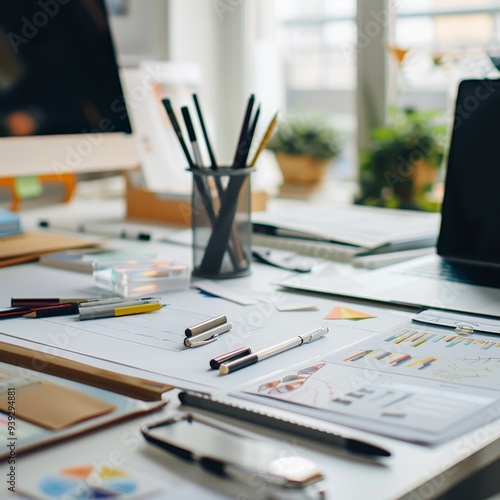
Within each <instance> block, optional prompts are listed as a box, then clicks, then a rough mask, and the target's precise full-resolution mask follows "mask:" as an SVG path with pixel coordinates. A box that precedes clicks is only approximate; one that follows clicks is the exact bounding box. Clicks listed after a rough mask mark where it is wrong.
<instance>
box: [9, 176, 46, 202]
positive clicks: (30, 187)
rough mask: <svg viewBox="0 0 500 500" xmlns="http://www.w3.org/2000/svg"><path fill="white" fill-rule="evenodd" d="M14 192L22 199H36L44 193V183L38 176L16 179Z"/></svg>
mask: <svg viewBox="0 0 500 500" xmlns="http://www.w3.org/2000/svg"><path fill="white" fill-rule="evenodd" d="M14 191H15V193H16V195H17V196H18V197H19V198H21V199H25V198H35V197H37V196H40V195H41V194H42V191H43V187H42V183H41V182H40V179H39V178H38V177H37V176H36V175H29V176H25V177H16V179H15V181H14Z"/></svg>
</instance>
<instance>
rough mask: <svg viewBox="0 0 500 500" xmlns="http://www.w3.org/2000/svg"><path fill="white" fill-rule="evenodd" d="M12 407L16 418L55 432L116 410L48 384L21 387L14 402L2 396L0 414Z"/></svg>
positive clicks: (103, 402)
mask: <svg viewBox="0 0 500 500" xmlns="http://www.w3.org/2000/svg"><path fill="white" fill-rule="evenodd" d="M9 403H10V405H12V406H13V407H14V409H15V413H16V417H18V418H20V419H21V420H26V421H27V422H30V423H32V424H35V425H39V426H40V427H43V428H45V429H50V430H53V431H56V430H60V429H64V428H66V427H70V426H72V425H75V424H77V423H79V422H83V421H85V420H89V419H91V418H95V417H99V416H101V415H105V414H106V413H110V412H112V411H113V410H114V409H115V408H116V407H115V406H114V405H111V404H109V403H106V402H105V401H102V400H100V399H97V398H95V397H93V396H89V395H87V394H84V393H82V392H78V391H76V390H74V389H70V388H68V387H64V386H62V385H56V384H51V383H49V382H39V383H38V382H37V383H34V384H32V385H28V386H25V387H20V388H19V389H17V390H16V393H15V396H14V399H12V396H10V400H9V401H7V393H4V394H2V395H1V396H0V410H1V411H4V412H6V413H8V412H9V406H10V405H9Z"/></svg>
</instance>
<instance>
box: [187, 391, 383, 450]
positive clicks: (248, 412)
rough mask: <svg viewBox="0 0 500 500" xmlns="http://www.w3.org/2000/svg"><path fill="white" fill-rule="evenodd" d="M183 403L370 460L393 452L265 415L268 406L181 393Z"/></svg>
mask: <svg viewBox="0 0 500 500" xmlns="http://www.w3.org/2000/svg"><path fill="white" fill-rule="evenodd" d="M179 400H180V401H181V403H182V404H183V405H186V406H191V407H192V408H199V409H200V410H206V411H210V412H213V413H216V414H217V415H225V416H227V417H231V418H235V419H237V420H241V421H244V422H249V423H251V424H255V425H260V426H262V427H267V428H268V429H273V430H276V431H279V432H284V433H286V434H290V435H291V436H294V437H301V438H304V439H310V440H312V441H316V442H319V443H321V444H323V445H325V446H331V447H335V448H338V449H341V450H344V451H346V452H349V453H354V454H356V455H362V456H364V457H367V458H370V457H371V458H377V457H390V456H391V452H390V451H388V450H386V449H385V448H382V447H380V446H377V445H374V444H371V443H367V442H366V441H361V440H359V439H354V438H348V437H345V436H342V435H340V434H334V433H333V432H330V431H328V430H324V429H318V428H316V427H308V426H306V425H304V424H301V423H299V422H293V421H291V420H285V419H284V418H281V417H278V416H276V417H275V416H273V415H271V414H267V413H264V412H268V411H269V407H266V408H265V410H259V409H255V410H254V409H251V408H248V407H246V408H245V407H243V406H241V403H231V402H225V401H219V400H215V399H211V398H210V396H208V395H203V394H198V393H192V392H187V391H183V392H181V393H179Z"/></svg>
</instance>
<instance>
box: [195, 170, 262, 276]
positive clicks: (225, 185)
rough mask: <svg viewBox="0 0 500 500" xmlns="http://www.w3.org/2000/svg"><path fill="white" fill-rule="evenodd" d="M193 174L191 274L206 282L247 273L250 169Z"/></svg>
mask: <svg viewBox="0 0 500 500" xmlns="http://www.w3.org/2000/svg"><path fill="white" fill-rule="evenodd" d="M190 171H191V172H192V174H193V191H192V200H191V201H192V208H191V210H192V230H193V274H194V275H196V276H201V277H205V278H210V279H222V278H238V277H241V276H246V275H248V274H250V262H251V244H252V241H251V240H252V222H251V209H250V201H251V195H250V174H251V172H253V171H254V169H253V168H239V169H234V168H231V167H219V168H218V169H216V170H215V169H214V170H212V169H205V168H203V169H202V168H196V169H191V170H190Z"/></svg>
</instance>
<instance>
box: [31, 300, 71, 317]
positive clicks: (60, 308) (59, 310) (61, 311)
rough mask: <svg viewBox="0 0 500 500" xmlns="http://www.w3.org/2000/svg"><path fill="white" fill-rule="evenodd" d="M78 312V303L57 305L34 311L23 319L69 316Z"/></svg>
mask: <svg viewBox="0 0 500 500" xmlns="http://www.w3.org/2000/svg"><path fill="white" fill-rule="evenodd" d="M77 312H78V303H77V302H68V303H67V304H55V305H52V306H47V307H40V308H36V309H32V310H31V312H29V313H28V314H24V315H23V318H50V317H52V316H67V315H69V314H76V313H77Z"/></svg>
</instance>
